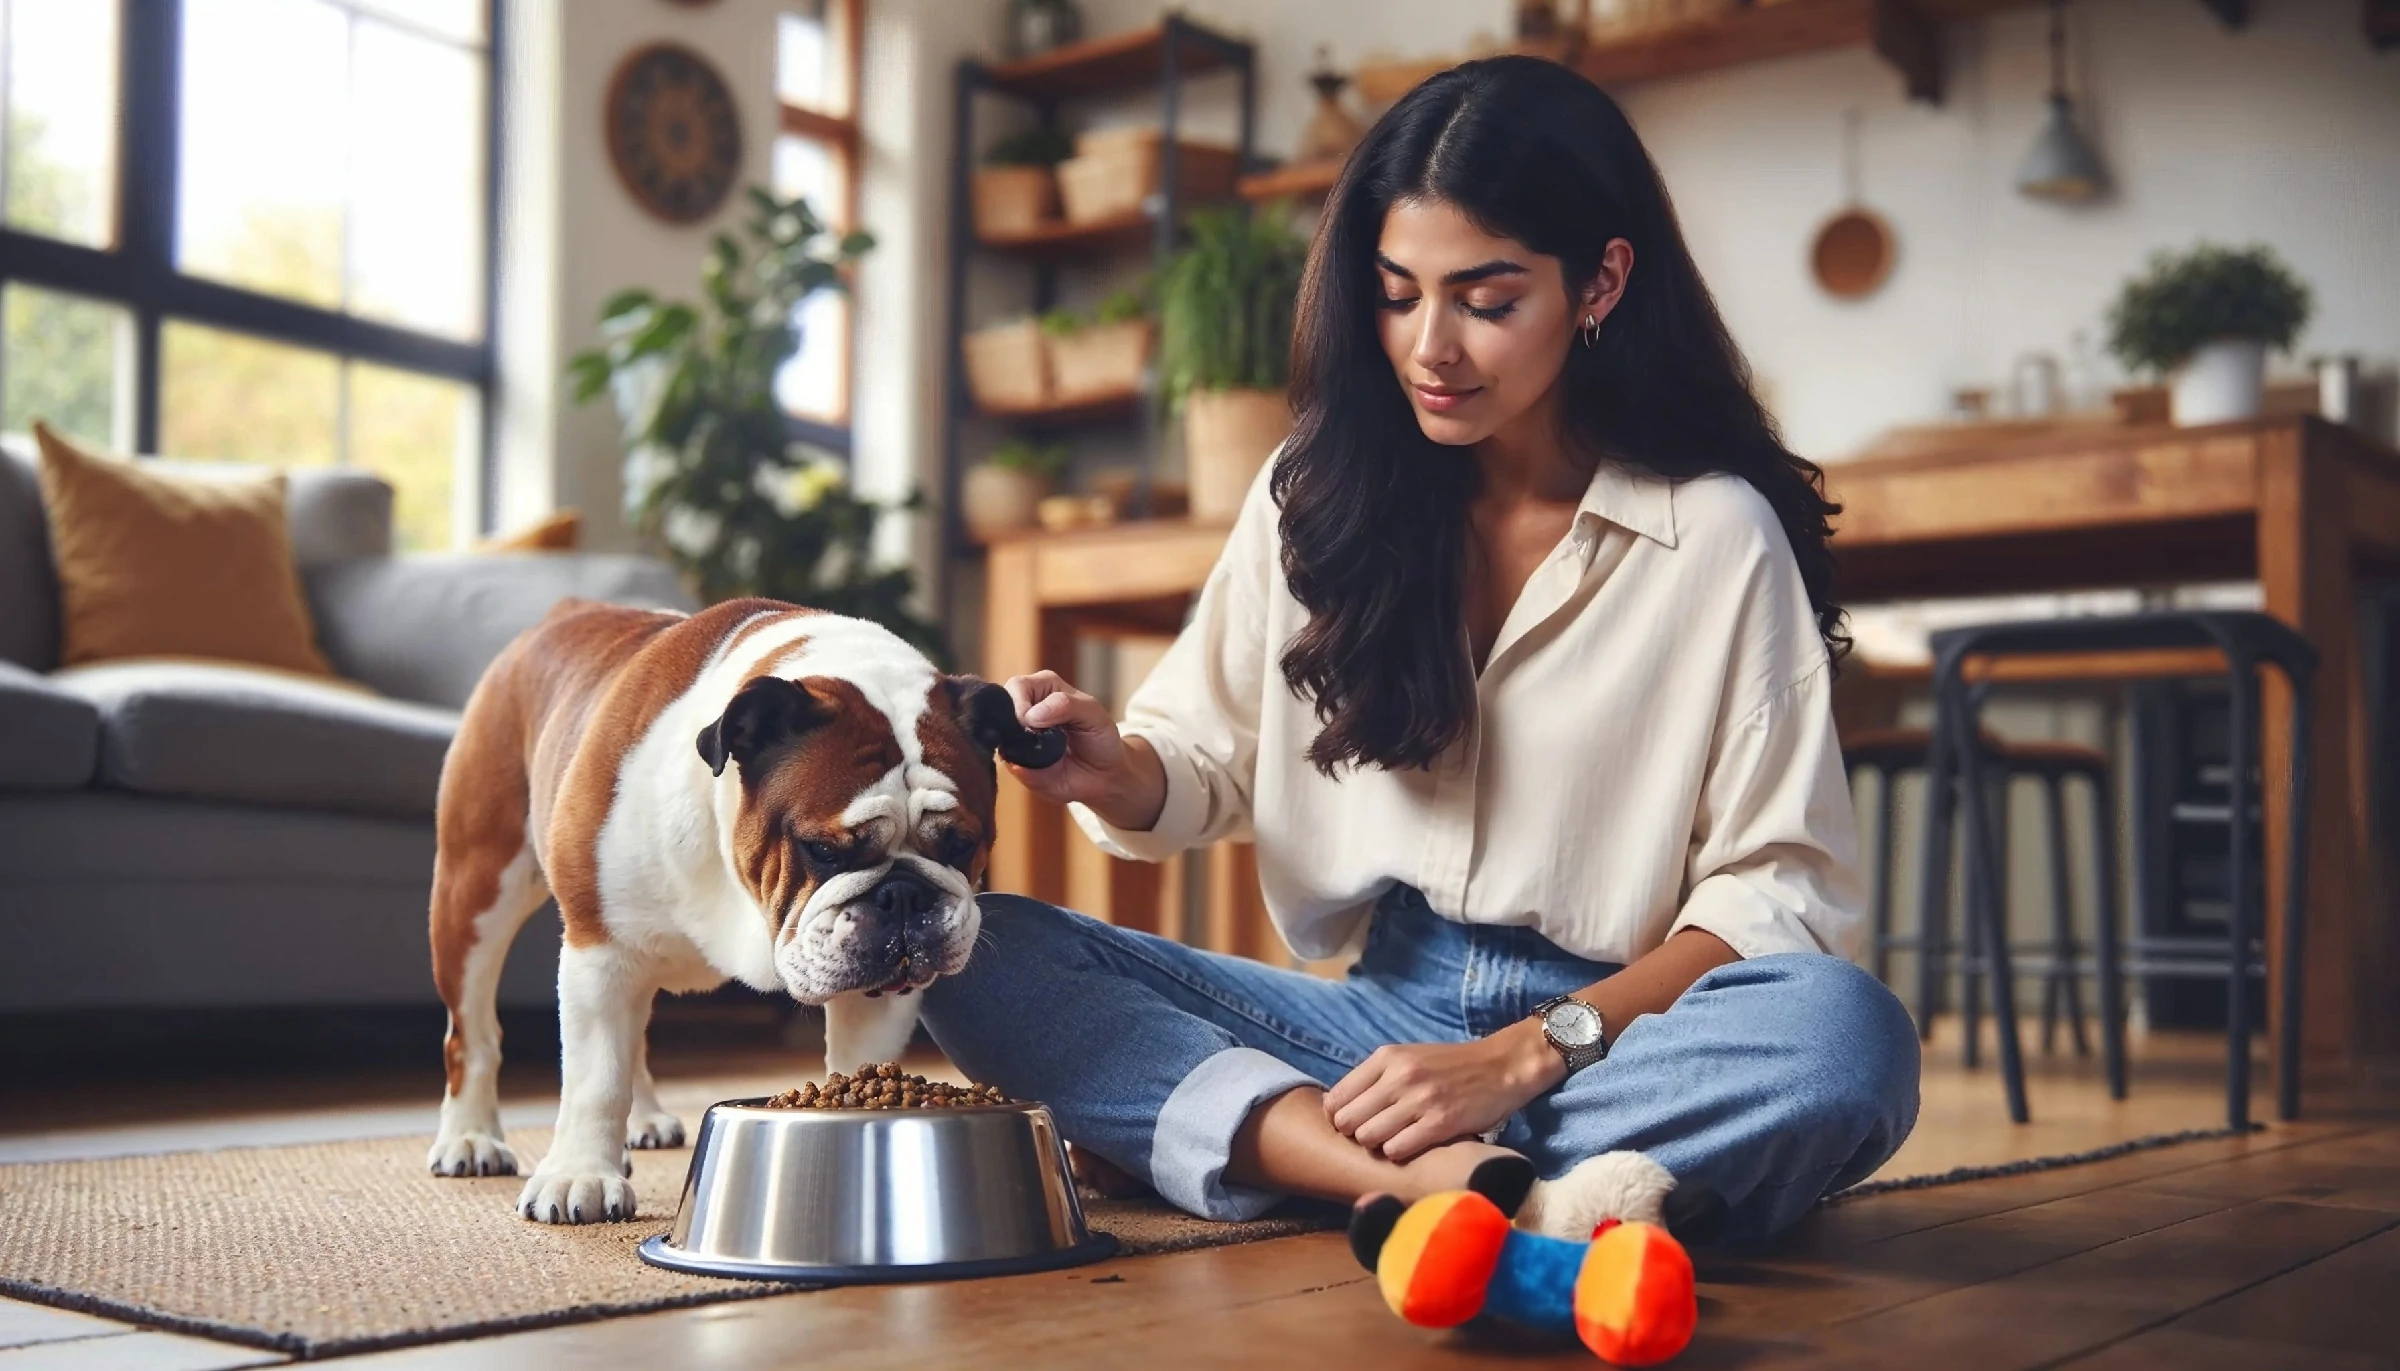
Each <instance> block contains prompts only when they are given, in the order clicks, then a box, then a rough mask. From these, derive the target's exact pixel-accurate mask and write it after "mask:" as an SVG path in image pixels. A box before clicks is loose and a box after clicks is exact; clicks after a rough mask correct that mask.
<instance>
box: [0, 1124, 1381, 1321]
mask: <svg viewBox="0 0 2400 1371" xmlns="http://www.w3.org/2000/svg"><path fill="white" fill-rule="evenodd" d="M426 1142H427V1139H425V1138H424V1137H402V1138H381V1139H374V1140H368V1141H359V1142H338V1143H322V1144H317V1145H313V1146H304V1147H257V1148H236V1149H229V1150H225V1151H216V1152H179V1153H171V1154H168V1155H164V1156H147V1157H116V1158H109V1159H106V1160H99V1161H65V1162H25V1163H20V1164H17V1165H13V1166H0V1293H6V1294H9V1295H14V1296H16V1297H18V1298H20V1299H29V1300H35V1301H38V1302H40V1303H44V1304H53V1305H59V1306H62V1307H65V1308H69V1309H77V1310H82V1311H84V1312H86V1313H94V1314H103V1315H107V1316H109V1317H113V1318H120V1319H127V1320H131V1321H134V1322H138V1323H143V1324H149V1325H153V1326H155V1327H160V1328H166V1329H170V1330H173V1331H176V1332H183V1333H197V1334H200V1335H202V1336H205V1337H212V1338H222V1339H225V1340H227V1341H231V1342H239V1343H246V1344H249V1345H251V1346H256V1347H266V1348H272V1349H274V1350H276V1351H280V1352H286V1353H290V1354H292V1355H295V1356H300V1357H329V1356H338V1355H343V1354H347V1353H354V1352H364V1351H370V1350H373V1349H376V1348H384V1347H399V1346H405V1345H408V1344H411V1343H421V1342H438V1341H443V1340H446V1339H451V1338H460V1337H469V1336H474V1335H478V1334H485V1333H497V1332H503V1331H511V1330H515V1329H522V1328H539V1327H544V1326H547V1325H551V1324H560V1323H575V1322H580V1321H583V1320H587V1319H595V1318H605V1317H608V1316H610V1315H616V1314H629V1313H636V1312H640V1311H643V1310H650V1309H668V1308H674V1307H677V1306H682V1305H693V1304H709V1303H713V1302H716V1301H719V1300H738V1299H753V1298H756V1297H758V1296H761V1295H776V1294H784V1293H788V1292H789V1291H791V1290H792V1289H793V1287H792V1286H789V1285H776V1284H766V1283H760V1282H745V1281H728V1280H720V1279H717V1278H714V1277H709V1276H686V1275H681V1274H678V1273H676V1272H672V1271H662V1270H660V1269H658V1268H656V1267H653V1266H649V1265H647V1264H645V1263H644V1262H642V1261H641V1259H640V1258H638V1257H636V1256H635V1255H634V1248H635V1247H637V1246H639V1245H640V1244H641V1242H642V1240H643V1239H645V1238H648V1237H649V1236H651V1235H652V1234H654V1233H663V1232H665V1231H666V1230H667V1226H668V1225H669V1224H670V1223H671V1222H672V1221H673V1220H674V1217H675V1205H676V1201H677V1200H678V1198H680V1196H681V1194H682V1190H683V1178H684V1170H685V1168H686V1166H687V1165H688V1164H689V1163H690V1161H691V1156H692V1154H691V1151H690V1149H688V1148H679V1149H676V1150H674V1151H665V1152H637V1153H635V1154H634V1163H633V1185H634V1194H635V1196H636V1198H637V1199H638V1200H639V1202H640V1209H639V1212H638V1214H637V1216H636V1218H635V1219H634V1221H633V1222H630V1223H608V1224H591V1225H586V1226H583V1227H573V1228H571V1227H552V1226H550V1225H546V1224H536V1223H530V1222H527V1221H526V1220H524V1219H521V1218H519V1217H517V1215H516V1212H515V1209H514V1207H513V1204H514V1201H515V1199H516V1196H517V1191H518V1189H519V1187H520V1185H521V1184H522V1182H521V1181H520V1180H519V1179H518V1178H517V1177H514V1176H493V1177H488V1178H477V1179H455V1180H453V1179H442V1178H439V1177H435V1176H431V1175H428V1174H427V1173H426V1170H425V1145H426ZM509 1143H510V1145H511V1146H512V1147H514V1148H515V1150H516V1153H517V1156H518V1159H519V1161H520V1162H521V1163H523V1164H524V1165H525V1166H526V1167H527V1168H528V1169H530V1168H531V1165H532V1163H533V1162H534V1161H536V1160H538V1159H539V1158H540V1156H541V1154H542V1151H543V1149H544V1148H545V1147H547V1146H548V1145H549V1131H548V1130H547V1129H539V1130H537V1129H511V1130H510V1132H509ZM1286 1209H1287V1210H1288V1211H1289V1212H1283V1211H1279V1212H1278V1213H1277V1214H1275V1215H1271V1216H1269V1217H1267V1218H1264V1219H1260V1220H1257V1221H1255V1222H1251V1223H1236V1224H1226V1223H1210V1222H1207V1221H1205V1220H1201V1219H1195V1218H1192V1217H1191V1216H1189V1215H1187V1214H1184V1213H1182V1212H1180V1211H1178V1210H1175V1209H1172V1208H1170V1207H1168V1206H1167V1205H1165V1204H1164V1203H1161V1202H1159V1201H1156V1200H1150V1201H1127V1200H1100V1199H1087V1200H1085V1201H1084V1216H1085V1217H1086V1218H1087V1219H1088V1220H1089V1221H1090V1222H1091V1225H1092V1226H1093V1227H1094V1228H1096V1229H1099V1230H1102V1231H1104V1232H1108V1233H1112V1234H1114V1235H1115V1236H1116V1238H1117V1241H1118V1243H1119V1244H1120V1245H1121V1249H1122V1251H1123V1252H1124V1254H1126V1255H1135V1254H1140V1253H1145V1252H1172V1251H1178V1250H1181V1249H1185V1248H1193V1247H1215V1246H1221V1245H1225V1244H1230V1243H1243V1242H1254V1241H1257V1240H1258V1239H1261V1238H1274V1237H1283V1236H1286V1235H1288V1234H1292V1233H1302V1232H1309V1231H1313V1230H1316V1229H1321V1228H1326V1227H1331V1226H1333V1225H1334V1224H1336V1223H1337V1222H1338V1218H1339V1211H1337V1210H1334V1209H1332V1208H1331V1207H1328V1206H1287V1207H1286ZM1092 1270H1093V1274H1094V1275H1095V1276H1099V1275H1104V1274H1106V1272H1107V1267H1106V1265H1105V1264H1103V1265H1100V1266H1097V1267H1094V1268H1092Z"/></svg>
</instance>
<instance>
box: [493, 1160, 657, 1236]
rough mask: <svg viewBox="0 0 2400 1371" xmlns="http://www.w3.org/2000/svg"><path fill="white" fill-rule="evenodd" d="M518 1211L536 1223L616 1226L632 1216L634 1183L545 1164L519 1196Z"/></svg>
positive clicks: (596, 1172)
mask: <svg viewBox="0 0 2400 1371" xmlns="http://www.w3.org/2000/svg"><path fill="white" fill-rule="evenodd" d="M517 1212H518V1213H519V1214H521V1215H523V1216H524V1217H526V1218H529V1219H531V1220H533V1221H534V1222H535V1223H603V1222H606V1223H615V1222H618V1221H620V1220H623V1219H630V1218H632V1217H633V1183H632V1182H630V1181H628V1180H626V1179H625V1178H624V1177H623V1176H618V1175H611V1174H609V1173H608V1172H605V1171H601V1170H598V1169H597V1168H586V1167H575V1166H569V1167H560V1168H559V1169H557V1170H555V1171H553V1170H551V1169H550V1167H549V1164H548V1163H547V1162H545V1163H544V1164H543V1165H542V1166H540V1167H538V1168H536V1169H535V1171H534V1173H533V1175H532V1176H531V1177H530V1178H528V1179H527V1180H526V1182H525V1189H524V1190H523V1191H521V1192H519V1193H518V1195H517Z"/></svg>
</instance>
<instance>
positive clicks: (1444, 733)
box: [1269, 57, 1849, 774]
mask: <svg viewBox="0 0 2400 1371" xmlns="http://www.w3.org/2000/svg"><path fill="white" fill-rule="evenodd" d="M1410 198H1422V199H1428V200H1439V201H1443V202H1446V203H1448V204H1451V205H1454V206H1456V207H1457V208H1458V209H1460V210H1461V211H1463V212H1464V213H1465V214H1466V215H1467V216H1468V217H1469V218H1470V219H1472V220H1473V221H1474V222H1475V223H1476V224H1477V225H1478V226H1479V227H1481V228H1482V229H1483V230H1484V231H1485V232H1487V233H1490V234H1493V235H1494V236H1496V237H1503V238H1510V239H1514V240H1515V241H1517V242H1520V243H1523V244H1524V245H1525V246H1526V247H1528V248H1530V249H1532V250H1533V251H1535V252H1538V253H1542V254H1544V255H1546V256H1551V257H1555V258H1557V259H1558V260H1559V264H1560V266H1561V267H1562V268H1563V269H1564V274H1565V278H1566V281H1567V288H1568V289H1569V290H1570V291H1573V290H1576V289H1578V288H1580V287H1581V286H1582V285H1583V284H1584V283H1585V282H1588V281H1589V280H1591V279H1592V276H1593V275H1594V273H1596V272H1597V271H1598V269H1599V266H1600V257H1601V253H1602V251H1603V250H1604V249H1605V248H1606V247H1607V245H1608V242H1609V240H1610V239H1612V238H1623V239H1625V240H1627V241H1628V242H1629V243H1631V244H1632V247H1633V270H1632V272H1631V273H1630V275H1629V277H1628V279H1627V281H1626V285H1625V290H1624V294H1623V296H1622V298H1620V299H1619V300H1618V302H1617V305H1616V308H1615V310H1614V311H1613V312H1611V313H1610V314H1609V316H1608V318H1607V321H1606V322H1605V323H1604V324H1603V325H1602V327H1601V330H1600V334H1599V338H1598V341H1597V342H1596V344H1595V345H1593V346H1591V347H1585V346H1583V345H1581V344H1580V343H1578V344H1575V345H1571V346H1570V347H1569V348H1568V349H1567V354H1568V355H1567V361H1566V368H1565V370H1564V371H1563V372H1561V373H1560V377H1559V382H1558V384H1559V387H1560V389H1561V391H1562V395H1563V411H1564V413H1563V426H1564V430H1565V435H1566V438H1567V440H1568V442H1569V444H1570V448H1571V450H1573V451H1575V452H1577V453H1578V454H1582V455H1585V456H1588V457H1595V458H1607V459H1613V460H1616V461H1619V462H1623V463H1626V464H1628V465H1632V466H1637V467H1641V468H1644V469H1646V470H1648V471H1651V472H1655V473H1657V474H1658V475H1660V476H1663V477H1666V478H1668V479H1670V480H1673V479H1680V478H1685V477H1692V476H1699V475H1703V474H1705V473H1709V472H1730V473H1732V474H1734V475H1737V476H1740V477H1742V478H1743V479H1745V480H1747V481H1749V482H1750V484H1751V485H1753V486H1755V487H1756V488H1757V489H1758V491H1759V493H1760V494H1761V495H1763V496H1765V497H1766V499H1767V502H1768V503H1769V504H1770V505H1772V506H1773V507H1774V510H1775V514H1776V517H1777V518H1778V519H1779V520H1780V521H1781V522H1782V524H1783V529H1784V533H1785V535H1786V536H1787V537H1788V538H1789V540H1790V542H1791V547H1792V555H1793V557H1794V558H1795V559H1796V560H1797V561H1798V562H1799V565H1800V576H1801V580H1802V581H1803V583H1805V585H1806V586H1807V588H1808V598H1809V603H1810V605H1811V606H1812V607H1813V608H1814V609H1815V611H1816V617H1817V627H1818V630H1819V631H1820V632H1821V633H1823V634H1824V636H1825V639H1826V642H1827V645H1828V647H1829V648H1830V649H1831V651H1832V652H1833V653H1834V654H1835V656H1836V657H1837V658H1838V657H1839V656H1840V655H1841V654H1842V653H1843V652H1844V651H1845V650H1847V648H1848V646H1849V639H1848V637H1847V636H1846V635H1845V634H1844V632H1843V629H1842V611H1841V607H1840V606H1839V605H1838V604H1836V603H1835V601H1834V590H1833V556H1832V553H1831V551H1830V550H1829V549H1828V548H1827V546H1826V538H1827V536H1828V535H1829V533H1830V532H1831V529H1830V526H1829V524H1828V517H1829V516H1830V515H1832V514H1835V513H1837V512H1839V509H1840V507H1839V506H1838V505H1834V504H1831V503H1829V502H1828V501H1827V500H1826V499H1825V495H1824V476H1823V474H1822V473H1821V472H1819V471H1818V469H1817V468H1816V467H1815V466H1814V465H1812V464H1811V463H1809V462H1807V461H1804V460H1802V459H1801V458H1799V457H1797V456H1794V455H1793V454H1792V453H1791V452H1790V451H1789V450H1788V449H1786V448H1785V447H1784V445H1783V441H1782V438H1781V437H1780V435H1778V433H1777V432H1776V428H1775V424H1774V421H1773V420H1772V419H1770V418H1769V417H1768V416H1767V413H1766V411H1765V410H1764V409H1763V408H1761V407H1760V405H1759V403H1758V399H1757V397H1756V396H1755V395H1753V394H1752V393H1751V390H1750V370H1749V366H1748V364H1747V363H1745V362H1744V361H1743V360H1742V356H1741V353H1740V351H1739V350H1738V349H1736V348H1735V347H1734V344H1733V339H1732V337H1731V336H1730V335H1729V334H1728V333H1727V332H1726V331H1725V323H1724V320H1723V319H1721V318H1720V317H1719V316H1718V314H1717V307H1716V302H1715V301H1714V300H1713V299H1711V298H1710V296H1709V293H1708V287H1707V286H1705V285H1704V284H1702V283H1701V280H1700V272H1699V269H1698V268H1697V267H1695V266H1694V265H1693V263H1692V257H1691V253H1690V252H1689V250H1687V249H1686V248H1685V247H1684V243H1683V234H1682V231H1681V230H1680V229H1679V228H1678V227H1677V226H1676V222H1675V211H1674V209H1673V207H1672V206H1671V205H1670V204H1669V203H1668V200H1667V190H1666V187H1665V185H1664V184H1662V183H1661V182H1660V180H1659V176H1658V169H1657V168H1656V167H1655V166H1653V165H1652V164H1651V161H1650V156H1649V154H1648V153H1646V152H1644V151H1643V149H1642V144H1641V140H1640V139H1639V138H1638V137H1636V136H1635V134H1634V131H1633V126H1632V125H1631V124H1630V123H1628V122H1627V121H1626V119H1625V115H1624V112H1623V111H1621V110H1619V109H1618V108H1617V105H1616V102H1615V101H1613V100H1611V99H1609V98H1608V96H1607V95H1606V94H1605V93H1603V92H1602V91H1601V89H1600V88H1599V87H1598V86H1595V85H1593V84H1592V83H1591V82H1590V81H1587V80H1585V79H1584V78H1583V77H1581V76H1579V75H1577V74H1575V73H1574V72H1572V71H1569V70H1568V69H1567V68H1565V67H1562V66H1559V65H1557V64H1555V63H1552V62H1546V61H1542V60H1540V59H1538V58H1531V57H1495V58H1490V59H1487V60H1483V61H1477V62H1468V63H1466V64H1464V65H1462V66H1458V67H1454V68H1452V69H1451V70H1449V71H1445V72H1443V73H1441V74H1440V75H1438V76H1434V77H1430V78H1428V79H1427V80H1426V81H1425V82H1424V83H1423V84H1421V85H1419V86H1418V87H1417V88H1416V89H1414V90H1412V91H1410V92H1409V93H1408V94H1407V95H1406V96H1404V97H1402V99H1401V100H1400V102H1399V103H1398V104H1396V105H1394V106H1392V108H1391V109H1390V110H1389V111H1388V112H1387V113H1385V114H1384V116H1383V117H1382V118H1381V119H1379V120H1377V121H1376V123H1375V126H1374V127H1373V128H1372V129H1370V130H1368V132H1367V135H1366V137H1365V139H1364V140H1363V141H1361V142H1360V143H1359V145H1358V147H1357V148H1356V150H1354V151H1353V152H1352V153H1351V154H1350V158H1349V161H1348V163H1347V165H1345V166H1344V167H1343V169H1342V174H1341V177H1340V179H1339V180H1338V181H1336V182H1335V184H1334V187H1333V190H1332V191H1331V193H1330V195H1329V196H1328V198H1327V201H1326V207H1325V212H1324V215H1323V217H1322V218H1321V219H1320V220H1319V222H1318V225H1317V235H1316V241H1315V242H1314V243H1313V244H1312V245H1311V247H1310V249H1309V256H1308V269H1307V274H1306V276H1305V278H1304V279H1303V281H1302V284H1301V290H1300V303H1299V314H1298V321H1297V323H1296V325H1295V327H1294V329H1293V339H1292V404H1293V409H1294V411H1295V424H1294V427H1293V430H1292V436H1291V440H1290V442H1288V443H1287V444H1286V445H1285V447H1284V450H1283V456H1282V458H1281V459H1280V460H1279V461H1278V462H1277V464H1276V467H1275V471H1274V473H1273V475H1272V476H1271V477H1270V478H1269V479H1270V480H1271V481H1272V483H1273V484H1272V489H1273V493H1274V496H1275V500H1276V503H1277V504H1278V505H1279V506H1281V508H1282V511H1283V514H1282V523H1283V572H1284V577H1285V579H1286V581H1287V582H1288V583H1289V584H1290V586H1291V591H1292V595H1293V597H1294V598H1295V599H1297V600H1298V601H1299V602H1300V604H1301V606H1302V607H1303V608H1305V609H1306V610H1307V611H1308V616H1309V618H1308V624H1307V626H1306V627H1305V628H1303V629H1302V630H1301V631H1300V632H1299V633H1298V634H1297V635H1295V636H1294V638H1293V639H1292V641H1291V643H1290V645H1289V646H1288V647H1287V648H1286V649H1285V651H1284V654H1283V659H1282V668H1283V675H1284V679H1285V681H1286V682H1287V683H1289V685H1290V686H1291V688H1292V689H1293V690H1294V691H1295V692H1297V693H1299V694H1300V695H1302V696H1303V697H1312V698H1313V699H1314V701H1315V706H1316V713H1317V717H1318V720H1319V721H1320V722H1321V723H1322V724H1323V728H1322V730H1321V731H1320V732H1319V733H1318V735H1317V737H1316V739H1315V741H1314V742H1312V743H1311V744H1310V746H1309V750H1308V759H1309V761H1311V762H1312V763H1314V764H1315V765H1316V767H1317V768H1318V769H1319V770H1320V771H1323V772H1326V773H1327V774H1331V773H1332V772H1333V771H1334V770H1335V769H1337V768H1339V767H1341V766H1344V765H1374V766H1381V767H1385V768H1392V769H1398V768H1403V767H1423V766H1428V765H1431V764H1432V762H1433V761H1434V760H1435V759H1436V758H1438V757H1439V756H1440V755H1441V754H1442V753H1443V751H1444V750H1446V749H1447V748H1448V747H1449V746H1450V745H1451V744H1453V743H1454V742H1456V741H1457V740H1458V739H1459V738H1460V737H1461V736H1463V735H1464V734H1465V733H1466V731H1467V729H1468V727H1469V725H1470V724H1471V723H1472V722H1473V719H1474V714H1475V672H1474V664H1473V663H1472V662H1471V661H1470V660H1469V657H1468V653H1467V649H1466V646H1465V644H1466V630H1465V622H1466V618H1465V615H1466V606H1465V603H1464V602H1465V589H1466V573H1467V537H1468V526H1467V509H1468V505H1469V503H1470V501H1471V500H1472V498H1473V496H1474V493H1475V489H1476V482H1477V479H1478V468H1477V465H1476V463H1474V462H1473V461H1471V460H1468V459H1466V457H1465V455H1464V454H1462V453H1460V452H1459V451H1458V450H1456V449H1455V448H1446V447H1443V446H1441V445H1440V444H1437V443H1435V442H1433V441H1432V440H1431V439H1429V438H1427V437H1425V435H1424V432H1423V431H1422V430H1421V429H1420V428H1419V427H1418V426H1417V421H1416V416H1415V414H1414V413H1413V412H1412V410H1411V409H1410V406H1409V403H1408V399H1407V397H1406V395H1405V394H1403V392H1402V390H1401V388H1400V383H1399V381H1398V379H1397V378H1396V377H1395V376H1394V375H1393V374H1392V366H1391V362H1390V360H1389V359H1388V358H1387V357H1386V356H1385V354H1384V351H1383V348H1382V345H1381V343H1380V342H1379V341H1378V333H1377V329H1376V299H1377V297H1378V295H1379V294H1380V293H1381V286H1380V284H1379V283H1378V280H1377V277H1376V271H1375V249H1376V244H1377V242H1378V241H1379V240H1380V238H1381V236H1382V232H1383V221H1384V215H1385V213H1386V212H1387V211H1388V210H1389V209H1390V208H1391V206H1392V205H1393V203H1394V202H1395V201H1399V200H1405V199H1410Z"/></svg>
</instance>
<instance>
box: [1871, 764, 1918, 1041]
mask: <svg viewBox="0 0 2400 1371" xmlns="http://www.w3.org/2000/svg"><path fill="white" fill-rule="evenodd" d="M1873 770H1874V772H1875V790H1876V804H1875V979H1876V980H1879V981H1882V982H1883V983H1884V984H1886V985H1889V984H1891V980H1892V816H1893V814H1894V813H1895V806H1894V805H1893V803H1892V789H1893V786H1894V784H1895V783H1896V782H1897V781H1898V779H1899V777H1898V775H1897V773H1895V772H1892V771H1889V770H1886V769H1885V768H1883V767H1875V768H1873ZM1918 955H1919V956H1923V955H1924V953H1923V951H1922V950H1921V949H1920V950H1919V952H1918ZM1919 1012H1920V1013H1922V1010H1920V1011H1919Z"/></svg>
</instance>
